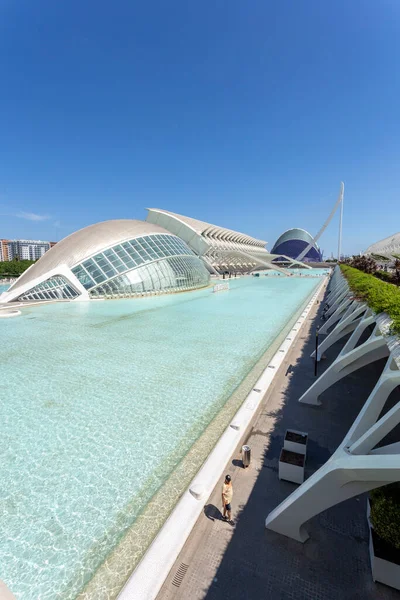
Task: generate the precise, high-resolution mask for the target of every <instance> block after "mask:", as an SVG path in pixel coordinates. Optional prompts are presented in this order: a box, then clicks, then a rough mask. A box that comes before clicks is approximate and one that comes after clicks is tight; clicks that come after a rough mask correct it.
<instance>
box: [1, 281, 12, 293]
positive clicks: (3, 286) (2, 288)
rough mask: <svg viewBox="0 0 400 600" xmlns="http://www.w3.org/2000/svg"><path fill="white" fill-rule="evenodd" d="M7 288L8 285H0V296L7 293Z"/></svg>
mask: <svg viewBox="0 0 400 600" xmlns="http://www.w3.org/2000/svg"><path fill="white" fill-rule="evenodd" d="M9 287H10V286H9V284H7V285H6V284H4V283H0V294H2V293H3V292H5V291H7V290H8V288H9Z"/></svg>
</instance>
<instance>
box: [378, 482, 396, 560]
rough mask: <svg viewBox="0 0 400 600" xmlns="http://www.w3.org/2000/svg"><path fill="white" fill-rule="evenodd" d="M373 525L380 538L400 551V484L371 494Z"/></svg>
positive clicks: (394, 484)
mask: <svg viewBox="0 0 400 600" xmlns="http://www.w3.org/2000/svg"><path fill="white" fill-rule="evenodd" d="M371 523H372V525H373V528H374V529H375V531H376V533H377V534H378V535H379V537H381V538H382V539H383V540H385V541H386V542H388V544H390V545H391V546H394V547H395V548H397V549H398V550H400V483H398V482H397V483H391V484H390V485H385V486H384V487H380V488H377V489H376V490H373V491H372V492H371Z"/></svg>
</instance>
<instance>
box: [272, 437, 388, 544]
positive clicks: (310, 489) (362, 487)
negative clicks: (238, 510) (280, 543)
mask: <svg viewBox="0 0 400 600" xmlns="http://www.w3.org/2000/svg"><path fill="white" fill-rule="evenodd" d="M399 480H400V460H399V456H398V455H386V456H379V455H369V456H352V455H351V454H349V453H347V452H346V451H344V450H343V449H342V448H339V449H338V450H337V451H336V452H335V454H334V455H333V456H332V457H331V458H330V459H329V460H328V462H327V463H326V464H325V465H324V466H323V467H321V468H320V469H318V471H316V472H315V473H314V475H312V476H311V477H310V478H309V479H307V480H306V481H305V482H304V483H303V484H301V486H300V487H299V488H297V490H295V491H294V492H293V493H292V494H290V496H289V497H288V498H286V500H284V501H283V502H282V503H281V504H279V506H277V507H276V508H275V509H274V510H273V511H272V512H270V513H269V515H268V517H267V518H266V520H265V527H266V528H267V529H272V531H276V532H277V533H281V534H282V535H286V536H287V537H290V538H293V539H294V540H297V541H299V542H305V541H306V540H307V539H308V537H309V535H308V533H307V531H306V529H305V527H304V523H305V522H306V521H308V520H309V519H311V518H312V517H314V516H315V515H318V514H319V513H321V512H322V511H323V510H326V509H327V508H330V507H331V506H334V505H335V504H339V503H340V502H343V501H344V500H347V499H348V498H352V497H353V496H357V495H358V494H362V493H363V492H367V491H369V490H372V489H374V488H377V487H380V486H382V485H385V484H387V483H392V482H393V481H399Z"/></svg>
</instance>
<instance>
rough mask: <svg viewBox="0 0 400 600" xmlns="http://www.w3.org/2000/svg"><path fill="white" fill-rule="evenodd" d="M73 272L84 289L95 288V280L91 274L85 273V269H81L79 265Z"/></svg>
mask: <svg viewBox="0 0 400 600" xmlns="http://www.w3.org/2000/svg"><path fill="white" fill-rule="evenodd" d="M71 270H72V272H73V274H74V275H75V276H76V278H77V279H78V280H79V281H80V283H81V284H82V285H83V287H85V288H86V289H88V288H91V287H93V286H94V283H95V282H94V280H93V279H92V278H91V277H90V276H89V274H88V273H87V272H86V271H85V269H83V268H82V267H81V265H78V266H77V267H74V268H73V269H71Z"/></svg>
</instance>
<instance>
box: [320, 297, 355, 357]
mask: <svg viewBox="0 0 400 600" xmlns="http://www.w3.org/2000/svg"><path fill="white" fill-rule="evenodd" d="M351 309H352V310H351V312H350V314H348V313H349V311H346V312H345V313H344V314H343V317H342V318H341V319H340V321H339V323H338V324H337V325H336V327H335V328H334V329H333V330H332V331H331V332H330V333H329V334H328V335H327V337H326V338H325V339H324V340H323V341H322V343H321V344H320V346H319V348H318V360H320V357H321V356H322V353H323V352H325V351H326V350H327V349H328V348H330V347H331V346H332V345H333V344H335V343H336V342H337V341H338V340H340V339H341V338H342V337H344V336H345V335H347V334H348V333H350V332H351V331H354V330H355V329H356V328H357V327H358V325H359V324H360V323H361V322H362V321H363V320H364V316H363V314H362V313H363V312H365V310H366V306H363V305H360V304H359V303H355V306H352V307H351ZM320 333H321V331H320ZM354 346H355V344H354ZM314 357H315V350H314V352H313V353H312V354H311V358H314Z"/></svg>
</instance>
